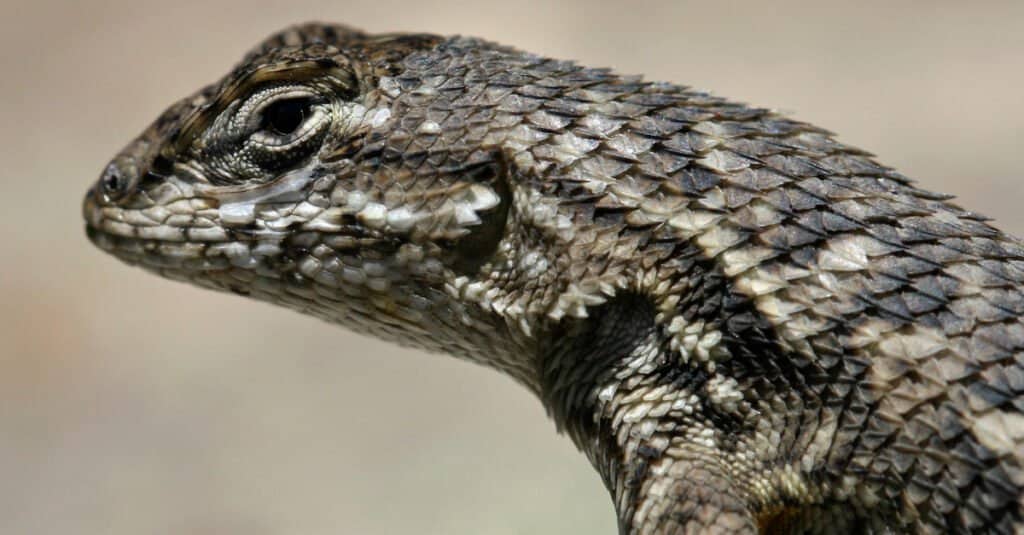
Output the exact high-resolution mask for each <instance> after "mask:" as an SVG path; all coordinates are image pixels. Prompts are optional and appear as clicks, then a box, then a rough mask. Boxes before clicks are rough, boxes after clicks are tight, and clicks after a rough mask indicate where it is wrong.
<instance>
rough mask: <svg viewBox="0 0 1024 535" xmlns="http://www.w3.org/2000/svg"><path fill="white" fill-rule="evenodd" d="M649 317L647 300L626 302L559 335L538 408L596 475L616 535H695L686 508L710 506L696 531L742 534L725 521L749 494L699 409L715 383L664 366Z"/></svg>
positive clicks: (663, 347)
mask: <svg viewBox="0 0 1024 535" xmlns="http://www.w3.org/2000/svg"><path fill="white" fill-rule="evenodd" d="M655 317H656V312H655V309H654V307H653V306H652V305H651V304H650V302H648V301H647V300H645V299H643V298H641V297H638V296H623V297H620V298H617V299H615V300H613V301H611V302H609V303H607V304H606V305H603V306H602V307H600V308H598V309H596V310H594V311H593V314H591V315H590V317H589V318H587V319H586V320H581V321H578V322H575V323H573V324H570V325H566V326H565V327H564V332H561V333H558V335H557V336H554V337H552V339H553V340H556V342H554V343H553V344H552V346H551V347H550V348H548V350H547V351H545V352H544V357H543V358H542V364H541V370H542V373H541V392H542V399H543V400H544V402H545V404H546V405H547V408H548V411H549V413H550V414H551V415H552V417H553V418H554V419H555V421H556V423H557V424H558V426H559V428H560V430H563V431H565V432H566V433H568V434H569V436H570V437H572V439H573V441H574V442H575V443H576V445H577V446H578V447H579V448H580V449H581V450H582V451H583V452H585V453H586V454H587V456H588V457H589V458H590V461H591V463H593V465H594V466H595V468H597V470H598V471H599V472H600V473H601V476H602V478H603V479H604V482H605V485H606V486H607V487H608V490H609V492H610V493H611V495H612V499H613V500H614V502H615V507H616V511H617V513H618V517H619V522H620V528H621V529H622V530H623V532H629V533H648V532H650V533H655V532H657V533H662V532H664V531H661V530H664V529H665V528H666V527H670V526H673V525H675V526H684V525H685V526H689V527H692V526H694V524H693V522H694V521H695V520H694V514H697V513H698V512H695V511H691V510H688V509H686V508H690V509H692V508H693V507H698V506H700V505H701V504H702V503H705V502H706V501H708V500H711V501H714V502H715V503H713V504H711V503H708V505H709V506H710V507H709V509H708V510H711V509H714V510H716V511H719V513H717V514H716V516H715V518H712V519H703V520H701V519H697V520H696V521H698V522H702V521H706V523H705V524H703V525H704V526H705V527H714V526H719V525H723V526H724V525H727V524H728V523H730V522H738V523H739V524H737V525H744V526H746V524H749V518H748V517H747V516H743V514H740V513H737V515H736V516H735V518H733V517H730V516H729V513H728V511H732V510H735V511H737V512H745V511H747V510H748V509H749V506H750V505H751V501H752V500H751V498H750V496H752V492H751V489H750V488H749V487H748V486H747V485H746V484H745V482H739V481H734V480H733V479H732V477H731V475H730V473H731V470H730V468H733V467H734V466H738V464H736V465H734V464H733V463H741V462H742V461H740V460H737V459H732V458H730V457H723V456H722V454H721V451H720V450H718V449H716V447H715V445H714V444H713V443H712V438H711V437H710V434H711V433H712V432H713V427H712V424H711V422H709V421H707V420H706V419H704V418H702V417H701V416H700V415H701V413H702V412H703V410H704V408H703V407H702V406H701V405H700V404H701V401H698V399H699V398H700V395H701V394H704V392H706V391H708V390H709V389H712V390H713V389H715V388H718V385H716V381H717V379H715V378H714V377H713V376H709V375H708V374H707V373H706V372H705V371H703V370H701V369H695V368H688V367H685V366H680V365H679V364H678V363H677V362H675V361H674V360H673V359H672V358H670V357H668V355H670V354H671V352H669V351H667V343H668V342H667V340H666V337H665V336H664V333H663V332H662V331H661V329H659V328H658V327H657V325H656V322H655ZM704 434H706V435H708V436H707V437H702V435H704ZM694 481H705V482H707V485H694V484H693V483H694ZM695 493H696V494H695ZM684 509H686V510H684ZM723 511H724V513H723ZM683 519H685V520H683ZM673 523H675V524H673ZM744 523H746V524H744ZM746 527H749V526H746ZM668 532H674V531H673V530H672V529H668ZM736 532H737V533H740V532H743V531H742V529H741V530H739V531H736Z"/></svg>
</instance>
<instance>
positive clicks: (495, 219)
mask: <svg viewBox="0 0 1024 535" xmlns="http://www.w3.org/2000/svg"><path fill="white" fill-rule="evenodd" d="M466 180H467V181H469V182H473V183H476V184H484V185H487V186H488V187H490V188H491V189H492V190H494V192H495V193H496V194H497V195H498V199H499V201H498V204H497V205H495V206H494V207H493V208H491V209H489V210H486V211H483V212H478V213H477V215H478V216H479V217H480V220H481V221H480V224H479V225H477V226H474V227H473V228H472V229H471V230H470V232H469V233H468V234H466V235H465V236H462V237H461V238H459V239H458V240H455V242H454V243H453V244H452V248H451V254H452V258H453V260H452V263H451V267H452V269H453V270H454V271H455V272H456V273H457V274H459V275H466V276H470V275H475V274H476V273H479V272H480V269H481V268H482V267H483V266H484V265H485V264H487V263H488V262H490V261H491V260H492V259H493V258H494V254H495V252H496V251H497V250H498V244H500V243H501V240H502V239H503V238H504V237H505V229H506V227H507V226H508V217H509V212H510V211H511V206H512V191H511V188H510V187H509V183H508V176H507V173H506V168H505V166H504V165H502V164H501V163H500V162H491V163H488V164H487V165H484V166H481V167H479V168H476V169H474V170H472V171H471V172H470V173H469V174H468V175H467V177H466Z"/></svg>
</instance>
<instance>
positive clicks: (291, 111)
mask: <svg viewBox="0 0 1024 535" xmlns="http://www.w3.org/2000/svg"><path fill="white" fill-rule="evenodd" d="M312 107H313V100H312V99H310V98H302V97H300V98H286V99H281V100H277V101H275V102H273V103H271V104H270V105H269V106H267V107H266V109H264V110H263V116H262V118H261V120H260V130H265V131H268V132H270V133H272V134H275V135H278V136H282V137H283V136H289V135H291V134H294V133H295V131H296V130H298V129H299V127H300V126H302V123H304V122H306V118H307V117H309V115H310V111H311V108H312Z"/></svg>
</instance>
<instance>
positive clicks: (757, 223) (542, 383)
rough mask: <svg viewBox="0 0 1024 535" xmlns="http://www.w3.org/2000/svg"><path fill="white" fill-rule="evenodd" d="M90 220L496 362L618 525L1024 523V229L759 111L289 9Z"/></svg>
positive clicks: (310, 303)
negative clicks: (597, 486)
mask: <svg viewBox="0 0 1024 535" xmlns="http://www.w3.org/2000/svg"><path fill="white" fill-rule="evenodd" d="M84 214H85V219H86V221H87V228H88V233H89V236H90V238H91V239H92V240H93V241H94V242H95V243H96V245H98V246H99V247H101V248H102V249H104V250H106V251H108V252H110V253H112V254H114V255H116V256H118V257H119V258H121V259H122V260H124V261H126V262H128V263H130V264H135V265H139V266H142V267H143V268H146V269H148V270H151V271H154V272H156V273H158V274H160V275H163V276H165V277H169V278H173V279H178V280H184V281H188V282H190V283H193V284H198V285H201V286H205V287H209V288H213V289H217V290H226V291H231V292H235V293H239V294H243V295H248V296H250V297H253V298H256V299H260V300H264V301H269V302H273V303H277V304H280V305H283V306H287V307H290V308H293V309H296V310H299V311H301V312H305V313H308V314H312V315H315V316H318V317H321V318H323V319H326V320H328V321H331V322H336V323H339V324H341V325H344V326H346V327H348V328H350V329H353V330H356V331H358V332H362V333H369V334H371V335H374V336H377V337H380V338H383V339H386V340H391V341H394V342H398V343H401V344H404V345H409V346H414V347H418V348H422V349H426V350H429V351H436V352H443V353H449V354H452V355H455V356H457V357H460V358H465V359H469V360H472V361H474V362H478V363H481V364H485V365H487V366H491V367H493V368H496V369H498V370H500V371H502V372H504V373H506V374H508V375H510V376H511V377H513V378H514V379H515V380H517V381H518V382H520V383H521V384H523V385H524V386H526V387H527V388H529V389H530V390H531V391H533V392H534V393H535V394H536V395H537V396H538V397H539V398H540V399H541V401H542V402H543V403H544V404H545V406H546V407H547V408H548V411H549V413H550V415H551V416H552V418H553V419H554V420H555V422H556V423H557V425H558V426H559V428H560V429H561V430H563V431H564V432H566V433H567V434H568V435H569V436H570V437H571V438H572V440H573V441H574V442H575V443H576V445H577V446H578V447H579V448H580V449H581V450H582V451H583V452H584V453H586V455H588V457H589V458H590V460H591V461H592V462H593V464H594V466H595V467H596V468H597V469H598V470H599V471H600V473H601V475H602V476H603V478H604V480H605V482H606V484H607V486H608V488H609V490H610V492H611V494H612V498H613V500H614V503H615V508H616V511H617V513H618V518H619V523H620V529H621V531H622V532H623V533H636V534H647V533H733V534H739V533H755V532H758V531H761V532H765V533H951V532H952V533H967V532H972V533H975V532H984V533H1017V534H1020V533H1024V498H1022V488H1024V322H1022V320H1021V314H1022V312H1024V294H1022V283H1024V247H1022V243H1021V242H1020V241H1019V240H1017V239H1015V238H1012V237H1009V236H1007V235H1005V234H1003V233H1002V232H1000V231H998V230H996V229H994V228H992V227H991V226H989V225H988V224H986V223H985V218H983V217H981V216H979V215H977V214H974V213H971V212H967V211H965V210H962V209H960V208H958V207H956V206H954V205H952V204H950V203H949V202H948V197H947V196H943V195H937V194H934V193H930V192H928V191H925V190H922V189H918V188H916V187H914V186H913V185H911V183H910V181H909V180H907V179H906V178H905V177H903V176H902V175H900V174H898V173H896V172H895V171H893V170H892V169H889V168H887V167H884V166H882V165H879V164H878V163H876V162H875V161H873V160H872V159H871V158H870V156H869V155H867V154H866V153H864V152H863V151H859V150H857V149H854V148H852V147H848V146H846V145H843V144H840V143H838V142H836V141H834V140H833V139H832V137H831V135H830V134H829V133H828V132H825V131H824V130H821V129H819V128H816V127H813V126H811V125H807V124H804V123H800V122H796V121H793V120H791V119H788V118H786V117H782V116H779V115H777V114H775V113H772V112H771V111H768V110H764V109H758V108H750V107H747V106H744V105H741V104H736V103H732V102H729V101H726V100H722V99H719V98H715V97H712V96H709V95H707V94H703V93H699V92H695V91H691V90H689V89H687V88H685V87H680V86H676V85H670V84H662V83H650V82H644V81H642V80H641V79H639V78H636V77H624V76H620V75H617V74H614V73H612V72H609V71H607V70H600V69H587V68H583V67H579V66H577V65H574V64H573V63H570V62H565V61H555V60H551V59H547V58H543V57H539V56H534V55H530V54H525V53H521V52H519V51H516V50H513V49H510V48H506V47H503V46H499V45H495V44H492V43H489V42H486V41H481V40H477V39H468V38H445V37H439V36H434V35H408V34H393V35H367V34H363V33H361V32H358V31H356V30H352V29H349V28H345V27H342V26H331V25H320V24H307V25H303V26H298V27H294V28H290V29H287V30H285V31H283V32H282V33H280V34H277V35H275V36H272V37H271V38H269V39H268V40H267V41H265V42H264V43H262V44H261V45H259V47H257V48H256V49H255V50H254V51H253V52H251V53H249V54H248V55H247V56H246V57H245V59H244V60H243V62H242V63H241V64H240V65H239V66H238V67H236V68H235V69H234V70H233V71H232V72H231V73H230V74H228V75H227V76H226V77H225V78H224V79H223V80H221V81H220V82H218V83H217V84H214V85H212V86H209V87H207V88H205V89H203V90H201V91H200V92H198V93H196V94H195V95H193V96H191V97H188V98H186V99H185V100H182V101H180V102H178V103H177V104H175V105H173V106H172V107H171V108H170V109H169V110H168V111H167V112H165V113H164V114H163V115H162V116H161V117H160V118H159V119H158V120H157V121H156V122H155V123H154V124H153V125H152V126H150V127H149V129H147V130H146V131H145V132H144V133H143V134H142V135H141V136H139V137H138V138H137V139H136V140H135V141H133V142H132V143H131V144H130V145H128V147H127V148H125V149H124V151H122V152H121V153H120V154H119V155H118V156H117V157H116V158H115V159H114V160H113V162H112V163H111V164H110V165H109V166H108V167H107V169H106V170H105V171H104V173H103V175H102V176H101V179H100V182H99V183H98V185H97V186H96V187H94V188H93V190H92V191H90V192H89V194H88V195H87V196H86V199H85V206H84ZM172 305H173V304H172V303H167V306H172Z"/></svg>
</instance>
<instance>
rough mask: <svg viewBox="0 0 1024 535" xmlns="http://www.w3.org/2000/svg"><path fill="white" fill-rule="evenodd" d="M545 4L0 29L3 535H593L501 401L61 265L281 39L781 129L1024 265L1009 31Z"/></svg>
mask: <svg viewBox="0 0 1024 535" xmlns="http://www.w3.org/2000/svg"><path fill="white" fill-rule="evenodd" d="M549 4H550V3H549V2H540V1H524V0H504V1H497V2H491V1H475V2H414V1H409V2H400V1H376V2H345V1H341V0H332V1H297V2H290V3H288V2H269V1H264V0H230V1H223V2H221V1H216V0H204V1H191V0H188V1H185V0H181V1H163V2H144V1H139V0H109V1H98V2H57V1H53V0H32V1H29V0H14V1H13V2H12V1H11V0H4V3H3V4H2V8H0V41H2V43H0V45H2V46H0V69H2V72H3V75H2V76H0V97H2V99H0V118H2V120H3V125H2V127H0V154H2V159H0V162H2V172H0V177H2V180H0V218H2V219H0V233H2V239H0V251H2V255H3V256H2V258H3V268H2V272H0V303H2V305H0V533H3V534H37V533H38V534H72V533H73V534H115V535H121V534H140V533H145V534H172V533H173V534H178V533H196V534H255V535H264V534H267V535H270V534H303V535H305V534H337V533H367V534H386V533H410V532H419V533H428V534H447V533H485V534H511V533H604V534H611V533H614V531H615V524H614V517H613V514H612V509H611V506H610V500H609V499H608V498H607V496H606V494H605V491H604V489H603V487H602V486H601V484H600V482H599V480H598V478H597V476H596V475H595V474H594V473H592V471H591V469H590V467H589V465H588V464H587V463H586V461H585V460H584V459H583V457H582V456H580V455H578V454H577V453H576V452H575V451H574V449H573V447H572V446H571V444H570V443H569V441H568V440H567V439H565V438H564V437H558V436H557V435H556V434H555V432H554V427H553V425H552V424H551V423H550V422H548V421H547V420H546V418H545V415H544V412H543V410H542V409H541V407H540V405H539V403H538V402H536V401H535V400H534V399H532V398H531V397H530V396H529V395H528V394H527V393H526V392H525V391H523V390H521V389H519V388H518V387H516V386H515V385H514V384H513V383H512V382H511V381H509V380H507V379H505V378H503V377H500V376H498V375H497V374H495V373H493V372H490V371H488V370H484V369H479V368H476V367H473V366H471V365H468V364H464V363H461V362H456V361H454V360H453V359H449V358H444V357H438V356H425V355H420V354H416V353H414V352H410V351H402V350H398V349H395V348H393V347H390V346H388V345H385V344H383V343H379V342H376V341H373V340H368V339H365V338H361V337H359V336H356V335H353V334H351V333H348V332H346V331H343V330H341V329H339V328H336V327H332V326H329V325H326V324H322V323H320V322H318V321H316V320H313V319H310V318H306V317H301V316H299V315H296V314H294V313H292V312H288V311H285V310H278V309H275V308H271V307H269V306H267V305H263V304H257V303H255V302H249V301H246V300H244V299H240V298H237V297H233V296H226V295H216V294H213V293H207V292H204V291H200V290H197V289H193V288H191V287H186V286H183V285H179V284H176V283H171V282H168V281H164V280H160V279H157V278H155V277H153V276H151V275H149V274H146V273H143V272H142V271H139V270H135V269H130V268H128V267H125V266H123V265H121V264H120V263H118V262H116V261H115V260H113V259H112V258H109V257H106V256H104V255H102V254H101V253H100V252H98V251H97V250H94V249H93V248H92V247H91V246H90V245H89V243H88V242H87V241H86V239H85V237H84V235H83V231H82V224H81V221H80V216H79V200H80V198H81V196H82V194H83V192H84V191H85V189H86V187H87V186H88V185H89V184H90V182H92V181H93V180H94V178H95V177H96V176H97V174H98V173H99V171H100V169H101V168H102V167H103V165H104V164H105V163H106V160H107V158H108V157H110V156H112V155H113V154H114V153H115V151H117V150H118V149H119V148H120V147H121V146H122V144H124V143H125V142H127V141H128V140H129V139H130V138H131V137H132V136H134V135H135V134H136V133H137V132H138V131H140V130H141V129H142V128H143V127H144V126H145V125H146V124H148V123H149V121H151V120H152V119H154V118H155V117H156V115H157V113H159V112H160V111H161V110H162V109H163V108H164V106H166V105H167V104H169V103H170V102H172V101H173V100H175V99H177V98H179V97H180V96H183V95H185V94H187V93H189V92H191V91H193V90H194V89H196V88H198V87H199V86H200V84H203V83H206V82H208V81H211V80H213V79H216V78H218V77H219V76H220V75H222V74H223V73H224V72H225V71H226V69H227V68H228V67H229V66H230V65H231V64H233V63H234V62H235V61H236V60H237V59H238V58H239V57H240V55H241V54H242V52H243V51H245V50H246V49H247V48H249V47H250V46H251V45H253V44H255V43H256V42H257V40H259V39H261V38H262V37H264V36H265V35H266V34H268V33H270V32H272V31H275V30H277V29H279V27H282V26H284V25H286V24H289V23H293V22H298V21H303V20H307V19H323V20H330V21H343V22H347V23H350V24H353V25H356V26H360V27H363V28H365V29H368V30H372V31H394V30H420V31H431V32H436V33H443V34H452V33H463V34H475V35H480V36H485V37H488V38H491V39H494V40H498V41H502V42H505V43H509V44H514V45H517V46H519V47H521V48H524V49H527V50H531V51H535V52H540V53H544V54H548V55H552V56H557V57H564V58H575V59H578V60H580V61H581V62H583V63H585V64H589V65H592V66H612V67H615V68H616V69H618V70H620V71H624V72H629V73H645V74H646V75H647V76H648V77H649V78H652V79H664V80H671V81H675V82H680V83H686V84H689V85H693V86H697V87H701V88H709V89H712V90H713V91H715V92H716V93H718V94H721V95H725V96H729V97H732V98H736V99H741V100H745V101H748V102H752V103H756V104H758V105H762V106H769V107H774V108H778V109H782V110H786V111H790V112H792V113H793V114H794V115H795V116H796V117H798V118H801V119H804V120H808V121H811V122H814V123H817V124H819V125H821V126H824V127H826V128H829V129H831V130H833V131H836V132H839V133H840V138H841V139H842V140H843V141H846V142H849V143H852V144H854V145H858V146H861V147H864V148H866V149H868V150H871V151H873V152H875V153H877V154H878V155H879V158H880V159H881V160H882V161H883V162H885V163H888V164H890V165H894V166H896V167H898V168H899V169H901V170H902V171H903V172H905V173H906V174H908V175H909V176H911V177H914V178H916V179H918V180H919V181H921V182H922V183H923V184H925V185H926V186H927V187H929V188H932V189H937V190H942V191H946V192H951V193H955V194H957V195H959V197H960V200H961V203H962V204H963V205H965V206H967V207H969V208H972V209H975V210H978V211H981V212H984V213H986V214H988V215H991V216H993V217H995V218H996V219H997V223H998V224H999V225H1001V226H1002V227H1003V228H1005V229H1007V230H1010V231H1012V232H1014V233H1016V234H1017V235H1024V210H1021V208H1020V204H1021V201H1022V200H1024V183H1022V180H1021V179H1022V178H1024V89H1022V88H1024V2H1021V1H1019V0H1007V1H1000V2H997V1H992V2H937V1H931V2H910V1H904V2H877V3H871V2H858V3H857V4H856V5H853V3H849V5H845V6H840V5H839V4H838V3H837V4H836V5H834V6H831V7H829V6H823V5H820V4H822V3H821V2H817V1H813V2H812V1H809V2H761V1H750V2H742V3H741V2H720V3H716V2H707V1H700V2H684V1H665V2H626V1H620V2H612V1H593V0H591V1H576V2H562V3H560V4H559V5H558V6H554V7H553V6H551V5H549Z"/></svg>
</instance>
